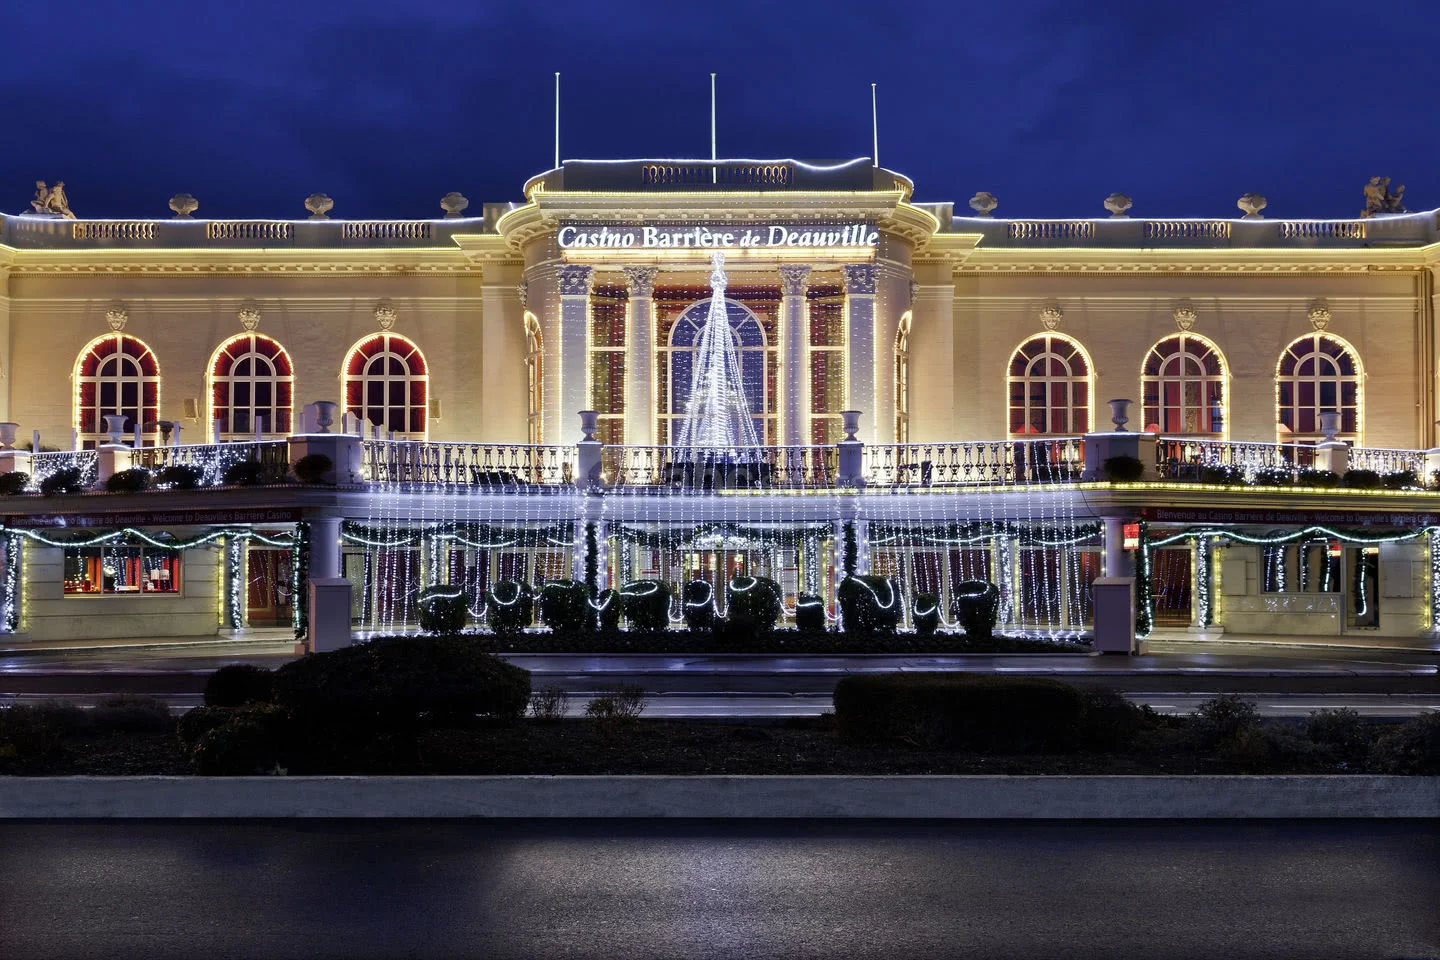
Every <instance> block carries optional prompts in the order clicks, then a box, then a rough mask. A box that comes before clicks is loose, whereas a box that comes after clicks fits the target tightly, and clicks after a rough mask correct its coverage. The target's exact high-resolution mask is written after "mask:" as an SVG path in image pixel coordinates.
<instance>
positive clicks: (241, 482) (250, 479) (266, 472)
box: [220, 460, 275, 487]
mask: <svg viewBox="0 0 1440 960" xmlns="http://www.w3.org/2000/svg"><path fill="white" fill-rule="evenodd" d="M274 479H275V478H274V477H273V476H271V472H270V469H269V468H268V467H266V466H265V464H263V463H260V462H258V461H256V460H241V461H240V462H239V463H232V464H230V466H228V467H226V468H225V473H224V475H223V476H222V477H221V478H220V482H221V483H223V484H225V485H226V486H239V487H254V486H259V485H260V484H262V483H270V482H272V481H273V480H274Z"/></svg>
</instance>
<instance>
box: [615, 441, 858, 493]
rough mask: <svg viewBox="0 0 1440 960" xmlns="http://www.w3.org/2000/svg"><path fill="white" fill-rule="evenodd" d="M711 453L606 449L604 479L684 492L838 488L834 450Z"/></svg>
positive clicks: (657, 448)
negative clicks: (741, 454)
mask: <svg viewBox="0 0 1440 960" xmlns="http://www.w3.org/2000/svg"><path fill="white" fill-rule="evenodd" d="M735 460H736V458H734V457H732V456H730V455H728V454H723V453H719V452H717V451H711V450H699V449H690V448H684V447H665V446H606V447H604V448H603V449H602V450H601V453H600V472H601V478H602V479H603V480H604V482H605V483H606V484H608V485H610V486H615V487H671V488H675V489H682V490H705V489H729V488H758V489H777V488H783V489H807V488H818V489H824V488H827V487H833V486H836V485H837V481H836V473H837V467H838V463H839V454H838V452H837V450H836V448H835V447H833V446H823V447H819V446H784V447H756V448H754V449H753V450H747V451H746V452H745V456H744V458H743V462H735Z"/></svg>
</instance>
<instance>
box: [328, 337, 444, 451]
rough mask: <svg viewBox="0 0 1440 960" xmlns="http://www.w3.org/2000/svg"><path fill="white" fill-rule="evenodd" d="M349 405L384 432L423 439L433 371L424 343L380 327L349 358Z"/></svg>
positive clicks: (351, 411)
mask: <svg viewBox="0 0 1440 960" xmlns="http://www.w3.org/2000/svg"><path fill="white" fill-rule="evenodd" d="M344 382H345V410H346V412H348V413H349V414H350V415H351V416H352V417H359V418H360V419H361V420H362V421H363V422H365V423H370V424H376V425H378V426H379V427H380V433H381V436H384V435H386V433H388V432H394V434H395V437H396V439H403V440H424V439H425V437H426V414H427V413H428V409H427V408H428V403H429V384H430V377H429V375H428V374H427V372H426V367H425V358H424V357H423V356H422V355H421V354H420V348H419V347H417V346H415V344H413V343H411V342H410V341H409V340H407V339H406V338H405V337H402V336H400V335H399V334H398V333H376V334H372V335H371V336H368V337H366V338H365V339H364V340H361V341H360V342H359V343H357V344H355V346H353V347H351V348H350V353H349V355H348V356H346V358H345V374H344Z"/></svg>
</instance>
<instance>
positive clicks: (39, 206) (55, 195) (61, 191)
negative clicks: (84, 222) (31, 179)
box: [30, 180, 75, 220]
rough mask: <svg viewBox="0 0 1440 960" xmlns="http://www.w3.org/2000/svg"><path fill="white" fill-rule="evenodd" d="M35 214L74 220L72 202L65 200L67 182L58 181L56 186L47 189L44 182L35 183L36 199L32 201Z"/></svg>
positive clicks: (31, 204) (37, 181)
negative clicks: (71, 209) (71, 210)
mask: <svg viewBox="0 0 1440 960" xmlns="http://www.w3.org/2000/svg"><path fill="white" fill-rule="evenodd" d="M30 206H32V207H34V208H35V212H36V213H38V214H42V215H45V216H54V217H64V218H65V219H66V220H74V219H75V214H73V213H71V212H70V201H68V200H66V199H65V181H64V180H56V181H55V186H53V187H49V188H47V187H46V186H45V181H44V180H36V181H35V199H34V200H31V201H30Z"/></svg>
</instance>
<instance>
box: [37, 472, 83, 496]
mask: <svg viewBox="0 0 1440 960" xmlns="http://www.w3.org/2000/svg"><path fill="white" fill-rule="evenodd" d="M84 489H85V484H84V482H83V481H82V480H81V477H80V468H79V467H66V468H65V469H64V470H56V471H55V472H54V473H52V474H50V476H48V477H46V478H45V479H44V480H41V481H40V494H41V496H45V497H53V496H55V495H56V494H59V493H81V492H83V491H84Z"/></svg>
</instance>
